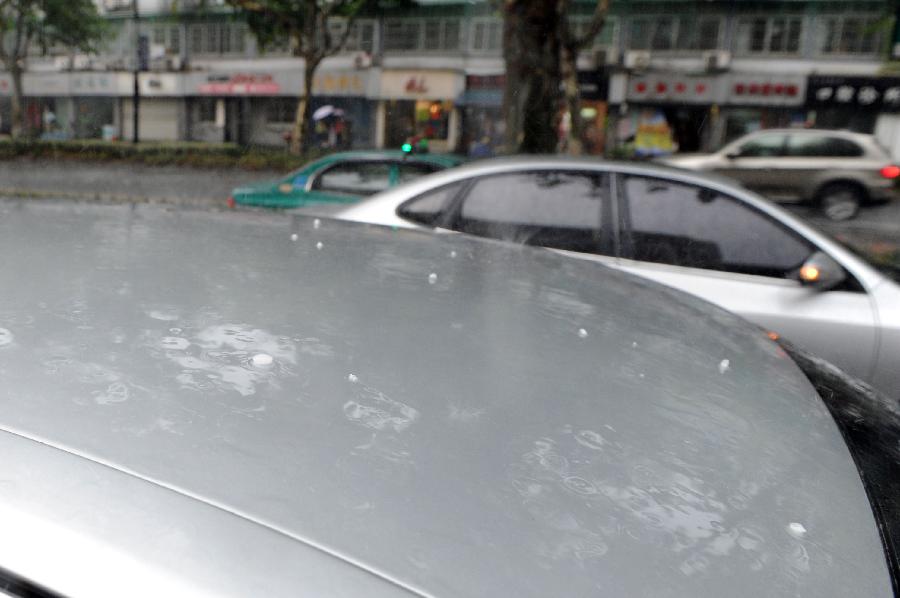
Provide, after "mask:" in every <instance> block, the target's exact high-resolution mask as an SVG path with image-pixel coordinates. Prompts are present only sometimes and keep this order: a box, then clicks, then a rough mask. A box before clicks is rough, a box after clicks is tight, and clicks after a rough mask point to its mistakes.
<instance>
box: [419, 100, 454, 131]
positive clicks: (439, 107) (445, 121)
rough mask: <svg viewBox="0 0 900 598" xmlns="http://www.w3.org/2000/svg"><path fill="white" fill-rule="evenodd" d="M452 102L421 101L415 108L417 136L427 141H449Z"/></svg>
mask: <svg viewBox="0 0 900 598" xmlns="http://www.w3.org/2000/svg"><path fill="white" fill-rule="evenodd" d="M452 109H453V104H452V103H451V102H438V101H434V102H432V101H429V100H419V101H417V102H416V106H415V125H416V134H417V135H421V136H423V137H425V138H426V139H447V135H448V132H449V123H450V111H451V110H452Z"/></svg>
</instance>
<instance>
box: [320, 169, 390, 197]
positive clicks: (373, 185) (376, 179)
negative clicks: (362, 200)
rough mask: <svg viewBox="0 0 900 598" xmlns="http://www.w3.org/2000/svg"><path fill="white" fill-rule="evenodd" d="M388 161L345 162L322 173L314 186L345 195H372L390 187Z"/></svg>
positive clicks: (321, 189)
mask: <svg viewBox="0 0 900 598" xmlns="http://www.w3.org/2000/svg"><path fill="white" fill-rule="evenodd" d="M390 182H391V164H390V163H388V162H345V163H344V164H338V165H337V166H333V167H331V168H329V169H328V170H326V171H325V172H323V173H322V174H320V175H319V176H318V178H317V179H316V183H315V185H314V188H315V189H317V190H319V191H327V192H332V193H340V194H343V195H372V194H373V193H378V192H379V191H384V190H385V189H387V188H388V187H390Z"/></svg>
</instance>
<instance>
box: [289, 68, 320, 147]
mask: <svg viewBox="0 0 900 598" xmlns="http://www.w3.org/2000/svg"><path fill="white" fill-rule="evenodd" d="M303 61H304V63H305V67H304V71H303V96H302V97H301V98H300V101H299V102H297V112H296V114H295V115H294V128H293V129H292V130H291V149H290V151H291V153H292V154H294V155H295V156H299V155H300V154H302V153H303V152H305V151H306V150H307V147H306V144H307V141H308V140H309V130H310V126H309V103H310V99H311V98H312V88H313V76H314V75H315V73H316V69H317V68H318V67H319V61H318V60H316V59H314V58H312V59H311V58H308V57H305V58H304V59H303Z"/></svg>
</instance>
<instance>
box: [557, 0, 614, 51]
mask: <svg viewBox="0 0 900 598" xmlns="http://www.w3.org/2000/svg"><path fill="white" fill-rule="evenodd" d="M608 12H609V0H597V5H596V6H595V7H594V14H593V15H592V16H591V22H590V23H588V28H587V31H585V33H584V35H582V36H580V37H579V36H571V35H570V39H568V40H565V43H566V45H568V46H569V47H570V48H572V49H574V50H583V49H584V48H586V47H588V46H589V45H590V44H592V43H593V41H594V38H596V37H597V36H598V35H600V32H601V31H603V26H604V25H605V24H606V15H607V13H608Z"/></svg>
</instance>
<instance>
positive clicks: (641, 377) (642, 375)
mask: <svg viewBox="0 0 900 598" xmlns="http://www.w3.org/2000/svg"><path fill="white" fill-rule="evenodd" d="M638 378H640V379H641V380H643V379H644V372H641V373H640V374H638Z"/></svg>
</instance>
